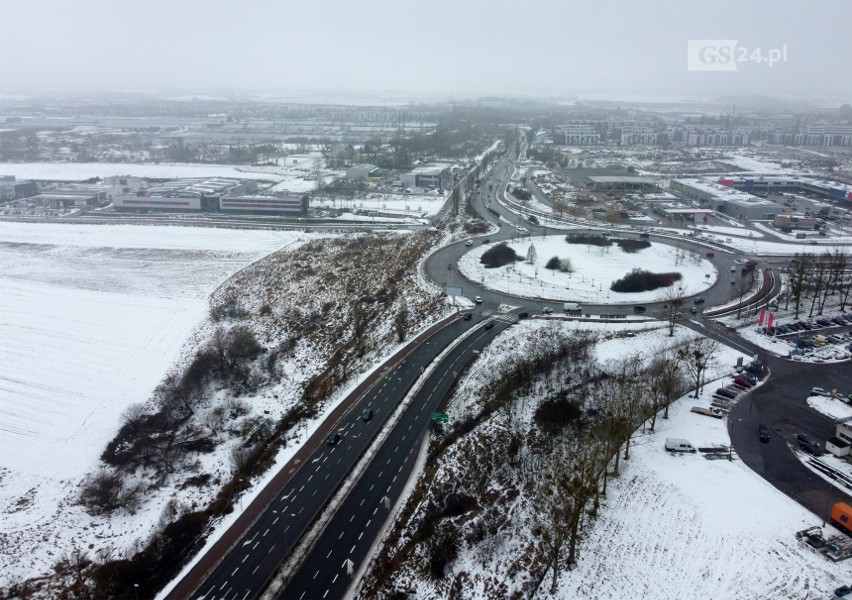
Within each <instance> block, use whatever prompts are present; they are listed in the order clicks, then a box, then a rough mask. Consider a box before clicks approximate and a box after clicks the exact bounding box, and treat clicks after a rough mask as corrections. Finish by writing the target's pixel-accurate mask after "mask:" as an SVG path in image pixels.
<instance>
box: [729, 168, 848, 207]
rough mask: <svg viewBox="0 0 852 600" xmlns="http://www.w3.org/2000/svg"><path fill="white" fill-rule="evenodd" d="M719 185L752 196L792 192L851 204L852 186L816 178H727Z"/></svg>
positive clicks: (794, 176) (779, 176) (791, 176)
mask: <svg viewBox="0 0 852 600" xmlns="http://www.w3.org/2000/svg"><path fill="white" fill-rule="evenodd" d="M718 183H719V185H722V186H725V187H732V188H735V189H738V190H742V191H745V192H750V193H754V194H770V193H778V192H792V193H799V194H801V193H805V194H814V195H817V196H819V197H821V198H825V199H826V200H836V201H838V202H843V203H844V204H852V185H849V184H848V183H842V182H839V181H830V180H826V179H820V178H817V177H804V176H799V175H777V176H766V177H748V178H745V177H729V178H724V177H723V178H721V179H719V180H718Z"/></svg>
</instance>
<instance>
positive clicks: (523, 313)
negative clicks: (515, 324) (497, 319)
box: [518, 311, 530, 319]
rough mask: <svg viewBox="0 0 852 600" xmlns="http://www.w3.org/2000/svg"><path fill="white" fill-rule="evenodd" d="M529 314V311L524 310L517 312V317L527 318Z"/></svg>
mask: <svg viewBox="0 0 852 600" xmlns="http://www.w3.org/2000/svg"><path fill="white" fill-rule="evenodd" d="M529 316H530V313H528V312H526V311H525V312H519V313H518V318H519V319H528V318H529Z"/></svg>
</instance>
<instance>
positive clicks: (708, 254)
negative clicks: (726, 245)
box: [707, 252, 716, 258]
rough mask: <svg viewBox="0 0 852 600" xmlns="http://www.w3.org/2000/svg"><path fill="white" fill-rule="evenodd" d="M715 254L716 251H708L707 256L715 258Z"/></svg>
mask: <svg viewBox="0 0 852 600" xmlns="http://www.w3.org/2000/svg"><path fill="white" fill-rule="evenodd" d="M714 256H716V253H715V252H708V253H707V258H713V257H714Z"/></svg>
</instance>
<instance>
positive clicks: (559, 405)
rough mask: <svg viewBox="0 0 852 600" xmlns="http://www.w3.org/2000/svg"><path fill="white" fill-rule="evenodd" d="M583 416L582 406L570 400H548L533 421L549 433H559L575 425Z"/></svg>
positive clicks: (563, 398) (537, 410) (540, 407)
mask: <svg viewBox="0 0 852 600" xmlns="http://www.w3.org/2000/svg"><path fill="white" fill-rule="evenodd" d="M582 414H583V411H582V410H581V409H580V405H579V404H578V403H576V402H574V401H572V400H569V399H568V398H565V397H561V398H554V399H551V400H546V401H545V402H543V403H542V404H541V405H539V407H538V409H536V411H535V415H534V416H533V419H534V420H535V422H536V424H538V426H539V427H541V429H542V430H543V431H545V432H547V433H558V432H559V431H561V430H562V429H564V428H565V427H567V426H568V425H571V424H572V423H575V422H576V421H577V420H578V419H579V418H580V417H581V416H582Z"/></svg>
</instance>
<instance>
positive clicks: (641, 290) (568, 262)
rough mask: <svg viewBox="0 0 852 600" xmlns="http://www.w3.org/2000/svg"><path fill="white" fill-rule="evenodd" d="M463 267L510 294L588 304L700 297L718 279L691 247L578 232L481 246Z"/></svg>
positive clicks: (466, 257) (710, 265) (473, 278)
mask: <svg viewBox="0 0 852 600" xmlns="http://www.w3.org/2000/svg"><path fill="white" fill-rule="evenodd" d="M458 269H459V271H460V273H461V274H462V275H463V276H464V277H465V278H466V279H468V280H469V281H471V282H472V283H475V284H477V285H479V286H481V287H483V288H486V289H489V290H493V291H495V292H499V293H503V294H507V295H509V296H514V297H518V298H530V299H537V300H545V301H559V302H577V303H590V304H641V303H648V302H665V301H666V299H667V298H671V297H673V296H679V295H682V296H695V295H700V294H701V293H702V292H704V291H705V290H707V289H708V288H710V287H711V286H712V285H713V284H715V283H716V281H717V279H718V277H719V273H718V271H717V269H716V267H715V266H714V265H713V263H712V262H710V261H709V260H707V259H706V258H705V257H704V256H702V255H700V254H698V253H696V252H694V251H692V250H690V249H688V248H684V247H681V246H675V245H670V244H666V243H663V242H659V241H649V240H642V239H639V240H637V239H636V238H635V237H633V238H627V237H623V238H622V237H617V236H612V237H606V236H602V235H600V234H579V233H578V234H569V235H567V236H566V235H553V236H546V237H532V238H523V239H516V240H511V241H505V242H500V243H496V244H483V245H481V246H478V247H475V248H473V249H472V250H470V251H469V252H467V253H466V254H465V255H464V256H462V257H461V259H460V260H459V262H458ZM649 288H650V289H649Z"/></svg>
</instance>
